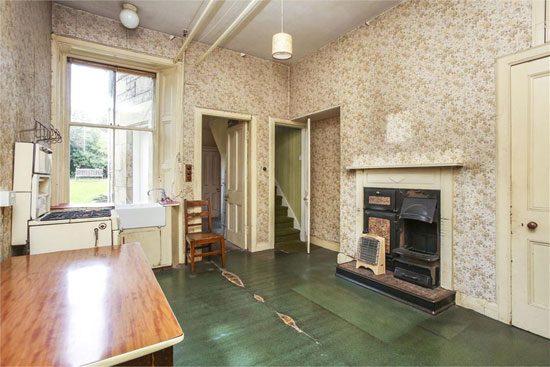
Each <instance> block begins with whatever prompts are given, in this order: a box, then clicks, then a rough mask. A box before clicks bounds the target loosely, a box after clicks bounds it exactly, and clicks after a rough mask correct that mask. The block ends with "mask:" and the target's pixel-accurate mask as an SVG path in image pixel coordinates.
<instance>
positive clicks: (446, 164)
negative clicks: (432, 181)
mask: <svg viewBox="0 0 550 367" xmlns="http://www.w3.org/2000/svg"><path fill="white" fill-rule="evenodd" d="M463 166H464V163H460V162H449V163H425V164H422V163H419V164H395V165H391V164H387V165H386V164H381V165H375V166H368V165H367V166H349V167H346V169H347V170H348V171H353V170H364V169H401V168H434V167H463Z"/></svg>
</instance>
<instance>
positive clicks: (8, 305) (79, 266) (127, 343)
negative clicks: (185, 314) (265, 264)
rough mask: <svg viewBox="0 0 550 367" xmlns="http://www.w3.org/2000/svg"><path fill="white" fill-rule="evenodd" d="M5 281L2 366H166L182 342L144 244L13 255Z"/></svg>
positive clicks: (5, 266)
mask: <svg viewBox="0 0 550 367" xmlns="http://www.w3.org/2000/svg"><path fill="white" fill-rule="evenodd" d="M0 279H1V283H0V302H1V304H0V307H1V309H0V310H1V311H0V323H1V331H0V332H1V335H0V343H1V344H0V365H4V366H7V365H9V366H23V365H24V366H37V365H41V366H48V365H49V366H53V365H55V366H77V365H79V366H80V365H90V364H101V365H115V364H120V363H124V362H127V361H132V362H134V360H135V364H139V365H145V364H147V363H149V362H150V361H155V362H156V363H159V359H162V362H163V363H166V364H168V365H169V364H172V363H173V359H172V358H173V354H172V346H173V345H174V344H177V343H179V342H181V341H182V340H183V331H182V329H181V327H180V325H179V323H178V321H177V319H176V317H175V316H174V314H173V313H172V310H171V308H170V305H169V304H168V301H167V300H166V298H165V296H164V293H163V292H162V290H161V288H160V286H159V284H158V282H157V280H156V278H155V276H154V275H153V272H152V270H151V268H150V267H149V265H148V263H147V260H146V258H145V255H144V253H143V251H142V249H141V247H140V245H139V244H136V243H130V244H124V245H121V246H108V247H96V248H91V249H83V250H74V251H62V252H55V253H48V254H41V255H31V256H19V257H11V258H8V259H7V260H6V261H5V262H4V263H2V264H1V275H0ZM166 364H163V365H166Z"/></svg>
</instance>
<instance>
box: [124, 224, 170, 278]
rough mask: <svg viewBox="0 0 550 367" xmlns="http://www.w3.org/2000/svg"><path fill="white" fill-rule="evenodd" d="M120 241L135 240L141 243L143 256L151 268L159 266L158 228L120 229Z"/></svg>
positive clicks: (159, 242) (129, 241)
mask: <svg viewBox="0 0 550 367" xmlns="http://www.w3.org/2000/svg"><path fill="white" fill-rule="evenodd" d="M120 236H121V242H122V243H132V242H137V243H139V244H140V245H141V248H142V249H143V252H144V253H145V257H146V258H147V261H148V262H149V266H151V267H152V268H154V267H158V266H160V245H161V240H160V230H159V229H158V228H156V227H154V228H144V229H134V230H126V231H122V232H121V234H120Z"/></svg>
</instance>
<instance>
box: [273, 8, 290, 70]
mask: <svg viewBox="0 0 550 367" xmlns="http://www.w3.org/2000/svg"><path fill="white" fill-rule="evenodd" d="M283 15H284V13H283V0H281V32H280V33H277V34H274V35H273V40H272V43H271V54H272V56H273V58H274V59H277V60H288V59H290V58H291V57H292V36H291V35H290V34H288V33H285V32H283V19H284V17H283Z"/></svg>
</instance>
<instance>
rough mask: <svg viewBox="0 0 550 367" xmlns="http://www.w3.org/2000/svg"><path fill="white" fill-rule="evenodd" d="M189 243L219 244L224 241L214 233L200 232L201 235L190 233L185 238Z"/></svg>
mask: <svg viewBox="0 0 550 367" xmlns="http://www.w3.org/2000/svg"><path fill="white" fill-rule="evenodd" d="M185 239H186V240H187V242H196V243H201V242H203V241H206V242H217V241H220V240H222V239H223V236H222V235H220V234H217V233H214V232H199V233H189V234H187V235H186V236H185Z"/></svg>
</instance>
